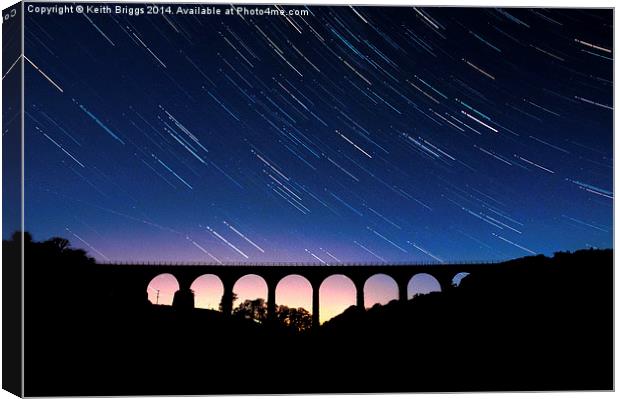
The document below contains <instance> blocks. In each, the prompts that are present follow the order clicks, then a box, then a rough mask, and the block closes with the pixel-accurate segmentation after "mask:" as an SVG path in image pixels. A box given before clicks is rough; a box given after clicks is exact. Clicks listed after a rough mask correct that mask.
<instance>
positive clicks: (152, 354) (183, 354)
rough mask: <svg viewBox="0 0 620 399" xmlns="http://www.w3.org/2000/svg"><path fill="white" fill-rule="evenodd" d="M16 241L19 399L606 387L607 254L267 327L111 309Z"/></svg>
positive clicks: (250, 316)
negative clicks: (20, 303)
mask: <svg viewBox="0 0 620 399" xmlns="http://www.w3.org/2000/svg"><path fill="white" fill-rule="evenodd" d="M25 238H26V239H25V243H24V245H25V278H26V281H25V294H24V295H25V337H24V338H25V379H26V381H27V382H26V392H25V394H26V395H28V396H49V395H53V396H71V395H80V396H85V395H136V394H140V395H156V394H160V395H161V394H174V395H187V394H192V395H201V394H203V395H204V394H223V393H229V394H243V393H253V394H264V393H274V394H275V393H321V392H324V393H340V392H342V393H345V392H347V393H356V392H435V391H441V392H453V391H487V390H492V391H498V390H499V391H513V390H527V391H540V390H611V389H613V251H612V250H581V251H577V252H574V253H568V252H560V253H556V254H555V255H554V256H553V257H552V258H549V257H545V256H534V257H526V258H521V259H517V260H513V261H509V262H507V263H506V264H505V265H506V266H509V267H504V268H498V271H497V272H496V273H494V272H489V273H485V274H479V275H478V274H471V275H468V276H466V277H464V278H463V279H462V280H461V282H460V285H459V286H458V287H453V288H451V289H448V290H445V291H443V292H438V293H431V294H427V295H419V296H416V297H414V298H413V299H410V300H409V301H407V302H405V303H403V302H398V301H392V302H391V303H389V304H387V305H384V306H381V305H375V306H373V307H372V308H370V309H367V310H360V309H358V308H356V307H355V306H352V307H350V308H349V309H347V310H346V311H345V312H344V313H342V314H341V315H339V316H337V317H335V318H333V319H332V320H330V321H328V322H326V323H325V324H323V325H322V326H321V327H320V328H318V329H312V330H310V329H309V328H307V326H308V325H309V324H307V323H308V317H309V313H308V312H307V311H306V310H304V309H293V310H291V309H288V308H286V307H284V306H281V307H280V308H279V311H278V315H279V317H278V320H277V321H276V322H273V323H269V322H267V320H265V319H264V313H263V309H264V306H265V305H264V300H262V302H261V301H258V300H257V301H254V303H251V302H253V301H246V302H245V303H242V304H241V306H239V307H238V308H237V309H235V311H234V312H233V315H232V316H225V315H224V314H222V313H221V312H218V311H213V310H203V309H193V310H188V309H183V308H175V307H171V306H158V305H153V304H151V303H150V302H149V301H148V299H147V295H146V290H145V292H144V293H135V294H133V295H135V297H134V298H131V299H132V300H131V301H124V300H119V293H118V292H115V291H114V289H113V288H112V287H110V286H109V283H108V282H107V281H106V280H105V279H101V278H99V276H98V275H97V272H96V270H97V268H96V267H94V266H95V265H96V263H95V261H94V259H92V258H90V257H88V254H87V253H85V252H84V251H82V250H78V249H73V248H71V246H70V244H69V242H68V241H67V240H65V239H62V238H52V239H50V240H47V241H44V242H35V241H33V240H32V238H31V237H30V235H29V234H27V233H26V234H25ZM19 240H20V235H19V234H16V235H14V237H13V239H12V240H10V241H3V250H4V254H5V257H6V259H8V260H10V259H11V258H12V257H13V258H15V257H17V256H18V253H19V252H18V251H19V248H20V242H19ZM6 264H9V263H5V265H6ZM123 295H125V294H123ZM127 295H128V294H127ZM125 299H126V298H125ZM128 303H130V304H132V305H131V306H128V305H127V304H128ZM304 320H305V321H304ZM230 381H236V382H235V383H234V384H231V383H230Z"/></svg>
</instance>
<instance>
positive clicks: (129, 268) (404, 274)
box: [97, 262, 504, 326]
mask: <svg viewBox="0 0 620 399" xmlns="http://www.w3.org/2000/svg"><path fill="white" fill-rule="evenodd" d="M503 267H504V266H503V265H502V263H495V262H487V263H484V262H477V263H454V264H359V263H358V264H339V265H330V266H326V265H316V264H290V263H289V264H279V263H269V264H266V263H263V264H252V265H248V264H228V265H214V264H198V263H194V264H190V263H185V264H178V263H177V264H166V263H141V264H136V263H131V264H130V263H104V264H98V265H97V269H98V270H99V272H100V273H102V274H103V275H105V276H107V277H108V281H110V282H111V284H114V285H117V286H123V287H124V289H125V290H132V291H134V292H135V293H138V292H139V293H145V292H146V289H147V286H148V284H149V283H150V281H151V280H152V279H153V278H155V277H156V276H158V275H160V274H171V275H173V276H174V277H175V278H176V279H177V282H178V283H179V291H177V293H175V297H176V296H177V295H179V296H181V297H182V296H185V297H192V295H191V291H190V287H191V285H192V283H193V282H194V281H195V280H196V279H197V278H198V277H200V276H202V275H205V274H212V275H215V276H217V277H218V278H219V279H220V281H221V282H222V285H223V288H224V293H223V296H222V310H223V312H224V313H225V314H230V313H231V312H232V307H233V287H234V286H235V283H236V282H237V281H238V280H239V279H240V278H242V277H244V276H246V275H252V274H253V275H257V276H259V277H262V278H263V280H264V281H265V282H266V284H267V313H268V317H274V316H275V309H276V287H277V285H278V283H279V282H280V281H281V280H282V279H283V278H285V277H287V276H291V275H299V276H301V277H304V278H305V279H306V280H307V281H308V282H309V283H310V285H311V287H312V321H313V325H315V326H318V325H319V305H320V303H319V291H320V287H321V284H322V283H323V281H325V280H326V279H327V278H328V277H330V276H333V275H344V276H346V277H348V278H349V279H350V280H351V281H352V282H353V284H354V285H355V289H356V305H357V306H358V307H359V308H361V309H364V285H365V283H366V281H367V280H368V279H369V278H370V277H372V276H374V275H377V274H384V275H387V276H389V277H391V278H392V279H393V280H394V281H395V282H396V284H397V286H398V296H399V300H401V301H406V300H407V286H408V284H409V281H410V280H411V278H412V277H414V276H415V275H416V274H420V273H425V274H429V275H431V276H433V277H434V278H435V279H436V280H437V281H438V282H439V285H440V287H441V290H442V291H444V290H446V289H447V288H449V287H451V286H452V281H453V279H454V277H455V276H456V275H457V274H459V273H488V272H493V271H498V269H501V268H503ZM192 303H193V302H192ZM191 306H193V305H191Z"/></svg>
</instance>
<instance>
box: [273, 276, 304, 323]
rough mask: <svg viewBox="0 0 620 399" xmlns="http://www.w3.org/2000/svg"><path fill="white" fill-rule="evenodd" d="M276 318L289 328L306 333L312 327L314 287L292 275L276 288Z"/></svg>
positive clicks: (301, 278) (301, 277)
mask: <svg viewBox="0 0 620 399" xmlns="http://www.w3.org/2000/svg"><path fill="white" fill-rule="evenodd" d="M275 295H276V304H277V306H276V318H277V320H278V322H279V323H280V324H281V325H283V326H285V327H288V328H291V329H294V330H297V331H305V330H309V329H310V328H311V327H312V313H311V312H312V285H311V284H310V282H309V281H308V279H306V278H305V277H303V276H300V275H298V274H292V275H289V276H286V277H284V278H283V279H281V280H280V281H279V282H278V285H277V286H276V292H275Z"/></svg>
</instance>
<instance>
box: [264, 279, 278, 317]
mask: <svg viewBox="0 0 620 399" xmlns="http://www.w3.org/2000/svg"><path fill="white" fill-rule="evenodd" d="M266 282H267V320H268V321H269V322H274V321H275V320H276V287H277V285H278V282H277V281H274V280H267V281H266Z"/></svg>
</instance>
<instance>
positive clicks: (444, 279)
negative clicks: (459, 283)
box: [432, 273, 455, 292]
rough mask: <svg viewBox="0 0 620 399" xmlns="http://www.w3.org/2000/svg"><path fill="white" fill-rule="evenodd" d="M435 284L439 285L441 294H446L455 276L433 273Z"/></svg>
mask: <svg viewBox="0 0 620 399" xmlns="http://www.w3.org/2000/svg"><path fill="white" fill-rule="evenodd" d="M432 276H433V277H435V279H437V282H438V283H439V287H441V292H446V291H448V290H450V289H451V288H452V280H454V276H455V274H453V273H433V274H432Z"/></svg>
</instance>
